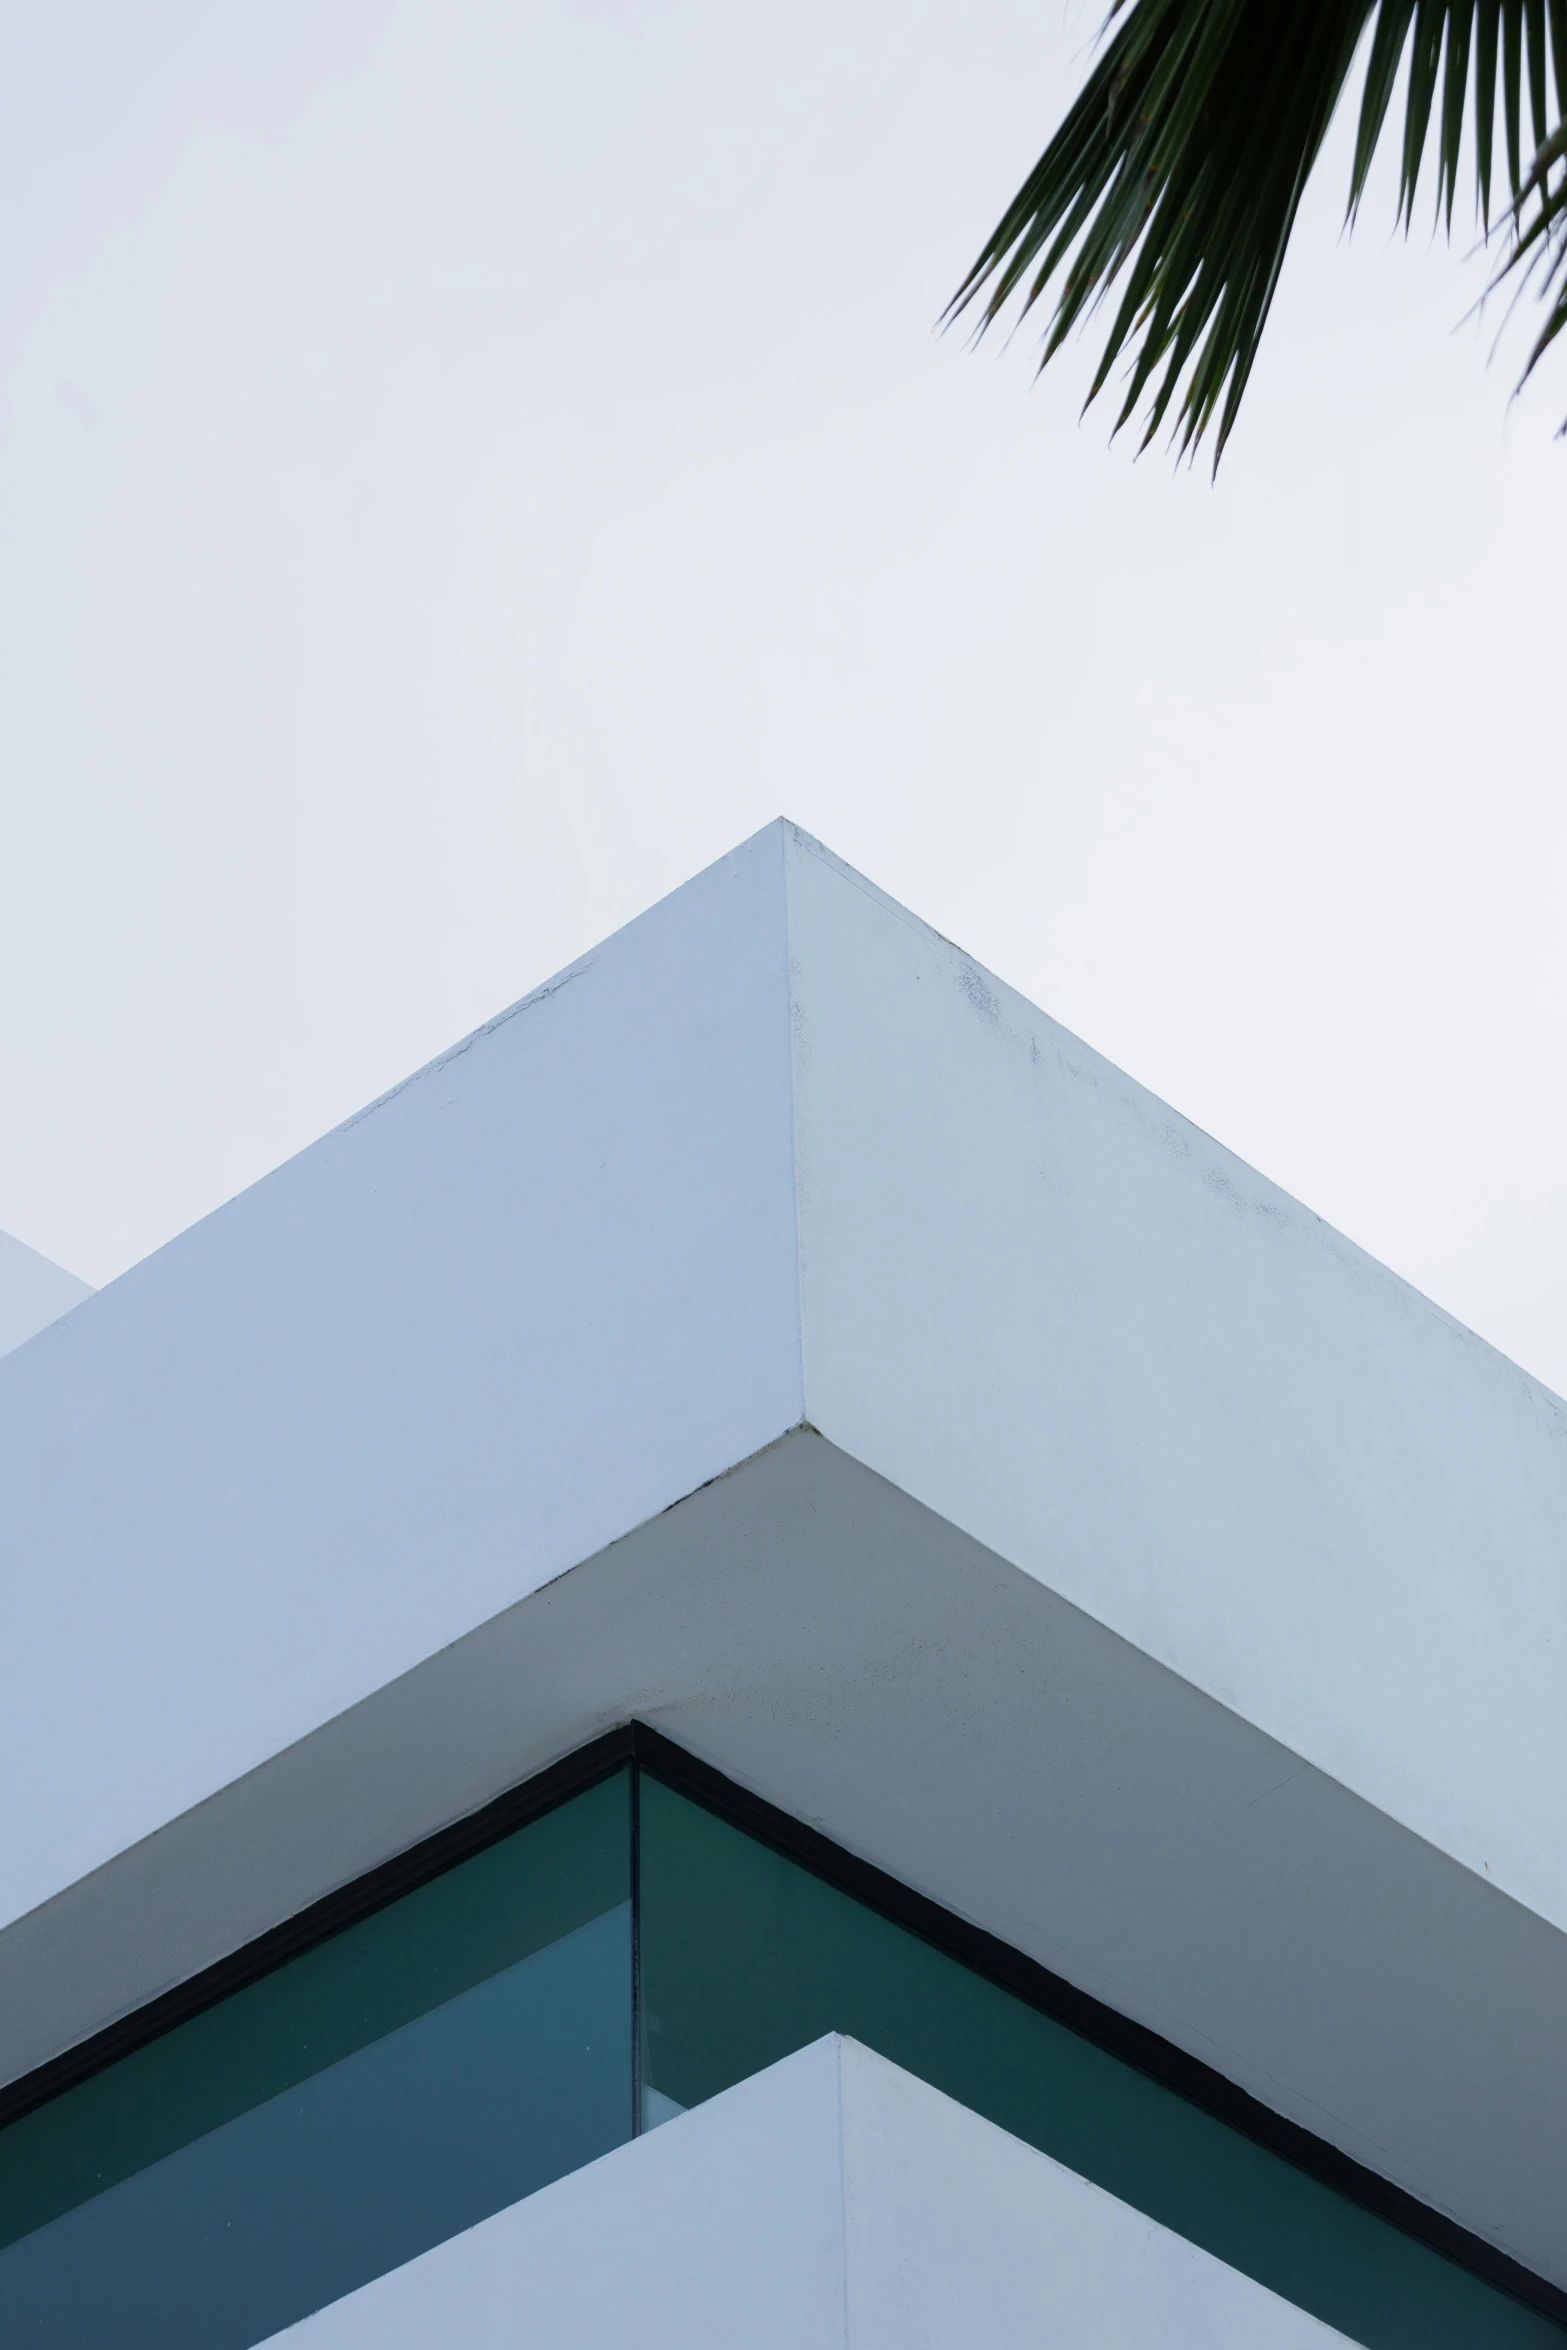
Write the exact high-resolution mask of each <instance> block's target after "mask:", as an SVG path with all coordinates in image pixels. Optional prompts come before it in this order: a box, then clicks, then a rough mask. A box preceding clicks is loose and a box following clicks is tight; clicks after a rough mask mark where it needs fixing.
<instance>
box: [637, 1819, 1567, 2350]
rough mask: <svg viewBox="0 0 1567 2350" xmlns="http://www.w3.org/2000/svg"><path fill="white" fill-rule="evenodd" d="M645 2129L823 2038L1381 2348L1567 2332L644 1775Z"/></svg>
mask: <svg viewBox="0 0 1567 2350" xmlns="http://www.w3.org/2000/svg"><path fill="white" fill-rule="evenodd" d="M640 1806H641V1835H640V1848H641V1970H642V2025H643V2051H642V2065H643V2074H644V2119H645V2122H646V2123H647V2124H648V2125H651V2124H653V2123H655V2122H657V2121H659V2120H661V2119H665V2118H667V2117H668V2116H669V2115H671V2114H673V2113H677V2112H680V2111H682V2110H683V2109H684V2108H686V2107H687V2106H691V2105H695V2104H698V2103H699V2102H700V2101H701V2100H702V2099H703V2098H705V2097H711V2096H713V2095H715V2094H716V2092H717V2091H718V2090H720V2089H725V2088H728V2087H730V2086H731V2085H732V2084H733V2083H734V2082H736V2081H740V2080H743V2079H745V2078H746V2076H747V2075H748V2074H750V2073H754V2072H757V2071H759V2070H760V2069H761V2067H762V2066H763V2065H767V2064H772V2063H774V2062H775V2061H776V2060H777V2059H778V2058H779V2057H781V2056H786V2055H788V2054H789V2053H790V2052H791V2051H792V2050H794V2049H797V2048H803V2047H805V2046H807V2045H808V2044H809V2043H810V2042H811V2041H812V2040H816V2039H819V2038H820V2037H821V2035H822V2034H823V2033H824V2032H829V2031H840V2032H846V2033H849V2034H852V2036H853V2037H854V2038H856V2039H858V2040H863V2041H864V2042H865V2043H866V2044H867V2045H868V2046H869V2047H871V2048H874V2049H877V2050H878V2051H879V2052H880V2053H881V2054H882V2055H883V2056H887V2057H890V2058H891V2059H892V2060H893V2062H894V2063H896V2064H900V2065H903V2066H904V2067H905V2068H906V2069H907V2070H908V2071H910V2072H913V2073H917V2074H919V2075H920V2076H921V2078H923V2079H924V2080H927V2081H930V2082H931V2083H932V2084H933V2085H934V2086H935V2087H936V2088H938V2089H943V2090H945V2091H946V2092H947V2094H948V2095H949V2096H952V2097H955V2098H957V2099H958V2100H959V2101H960V2102H961V2103H962V2104H964V2105H967V2106H970V2107H972V2108H973V2109H974V2110H975V2111H976V2112H979V2113H982V2114H985V2115H986V2116H988V2118H989V2119H990V2120H992V2121H995V2122H998V2123H999V2124H1000V2125H1001V2127H1002V2128H1003V2129H1006V2130H1010V2131H1011V2132H1012V2133H1013V2134H1014V2135H1015V2136H1017V2137H1020V2138H1024V2139H1027V2140H1028V2141H1029V2143H1030V2144H1032V2145H1035V2146H1039V2147H1042V2148H1043V2149H1044V2151H1045V2152H1046V2153H1048V2154H1052V2155H1054V2156H1055V2157H1056V2158H1057V2160H1059V2161H1061V2162H1063V2163H1066V2164H1068V2165H1069V2166H1070V2167H1071V2168H1072V2169H1073V2170H1075V2171H1079V2172H1081V2173H1082V2174H1083V2175H1084V2176H1085V2177H1087V2178H1090V2179H1093V2180H1095V2181H1097V2182H1098V2184H1099V2185H1101V2186H1104V2187H1107V2188H1108V2189H1109V2190H1110V2191H1111V2193H1113V2194H1115V2195H1118V2196H1120V2197H1121V2198H1122V2200H1123V2201H1125V2202H1127V2203H1130V2204H1133V2205H1134V2206H1135V2207H1136V2208H1137V2209H1138V2210H1140V2211H1144V2212H1147V2213H1148V2214H1149V2215H1150V2216H1151V2217H1153V2218H1155V2219H1158V2220H1161V2221H1162V2222H1163V2223H1164V2224H1165V2225H1166V2226H1167V2227H1170V2228H1174V2229H1175V2230H1177V2231H1178V2232H1179V2233H1180V2234H1181V2235H1183V2236H1186V2237H1188V2238H1189V2239H1190V2240H1191V2241H1193V2242H1195V2243H1198V2244H1201V2245H1203V2246H1205V2247H1206V2248H1207V2249H1208V2250H1209V2251H1211V2252H1215V2253H1217V2254H1218V2256H1219V2258H1220V2259H1222V2260H1225V2261H1228V2262H1229V2263H1230V2265H1231V2266H1232V2267H1234V2268H1238V2269H1241V2270H1243V2271H1244V2272H1245V2273H1246V2274H1248V2275H1250V2276H1253V2277H1256V2278H1258V2279H1259V2280H1260V2281H1261V2282H1262V2283H1263V2284H1266V2285H1269V2286H1271V2287H1272V2288H1273V2290H1274V2291H1275V2292H1278V2293H1282V2294H1283V2295H1285V2296H1286V2297H1287V2298H1288V2299H1289V2300H1291V2301H1294V2302H1295V2303H1297V2304H1298V2305H1299V2306H1300V2307H1302V2308H1305V2309H1308V2310H1311V2311H1312V2312H1313V2313H1314V2314H1315V2315H1317V2316H1319V2317H1321V2318H1323V2319H1325V2320H1326V2321H1327V2322H1328V2323H1329V2324H1331V2325H1334V2326H1337V2327H1338V2328H1339V2329H1340V2330H1341V2331H1342V2332H1344V2333H1346V2334H1348V2335H1349V2336H1350V2338H1351V2339H1352V2340H1354V2341H1357V2342H1362V2343H1365V2344H1367V2345H1369V2346H1370V2350H1563V2343H1564V2340H1567V2337H1564V2335H1563V2333H1562V2331H1561V2329H1560V2328H1558V2327H1556V2326H1554V2325H1552V2324H1551V2322H1550V2321H1549V2320H1548V2319H1546V2318H1543V2317H1540V2316H1538V2315H1536V2314H1535V2313H1534V2312H1533V2311H1530V2310H1527V2309H1525V2308H1523V2307H1522V2305H1521V2304H1519V2303H1517V2302H1515V2301H1513V2300H1512V2299H1511V2298H1510V2297H1509V2296H1507V2295H1504V2294H1502V2293H1499V2292H1497V2291H1496V2290H1494V2289H1493V2288H1492V2287H1490V2286H1488V2285H1486V2284H1484V2283H1482V2281H1481V2280H1480V2279H1479V2278H1478V2277H1475V2276H1473V2275H1472V2274H1471V2273H1470V2272H1469V2271H1468V2270H1465V2269H1461V2268H1458V2267H1456V2266H1454V2265H1453V2263H1451V2262H1450V2261H1447V2260H1444V2259H1443V2258H1442V2257H1441V2256H1440V2255H1439V2254H1437V2253H1434V2252H1431V2251H1429V2250H1427V2249H1426V2248H1425V2247H1424V2246H1423V2245H1420V2244H1417V2243H1416V2242H1415V2241H1414V2239H1413V2238H1412V2237H1409V2236H1406V2235H1405V2234H1404V2233H1403V2232H1402V2230H1400V2229H1397V2228H1394V2227H1390V2226H1389V2225H1387V2223H1386V2222H1384V2221H1382V2220H1379V2219H1377V2218H1376V2217H1375V2216H1374V2215H1373V2214H1372V2213H1370V2212H1368V2211H1366V2210H1365V2209H1363V2208H1362V2207H1361V2206H1360V2205H1359V2204H1356V2203H1352V2202H1350V2201H1348V2200H1347V2199H1346V2198H1344V2197H1342V2196H1340V2195H1337V2194H1335V2193H1334V2192H1333V2190H1332V2189H1331V2188H1328V2187H1325V2186H1322V2185H1320V2184H1319V2183H1318V2182H1317V2181H1316V2180H1314V2179H1312V2178H1309V2177H1307V2176H1306V2174H1305V2173H1304V2172H1302V2171H1298V2170H1296V2169H1295V2168H1294V2167H1293V2165H1291V2164H1289V2163H1287V2162H1285V2161H1284V2160H1283V2159H1282V2158H1281V2157H1280V2156H1278V2155H1275V2154H1270V2153H1269V2152H1268V2151H1267V2150H1266V2149H1265V2148H1263V2147H1261V2146H1258V2145H1256V2144H1254V2143H1253V2141H1252V2140H1251V2139H1249V2138H1245V2137H1243V2136H1241V2135H1240V2133H1239V2132H1237V2131H1234V2130H1232V2129H1230V2128H1229V2127H1228V2126H1227V2125H1226V2124H1224V2123H1222V2122H1219V2121H1217V2120H1215V2119H1214V2117H1213V2116H1212V2115H1210V2114H1207V2113H1204V2112H1203V2111H1202V2110H1201V2109H1200V2108H1199V2107H1197V2106H1194V2105H1190V2104H1188V2103H1187V2102H1186V2100H1185V2099H1184V2098H1181V2097H1179V2096H1177V2095H1176V2094H1175V2093H1174V2092H1173V2091H1172V2090H1169V2089H1166V2088H1163V2087H1162V2086H1161V2085H1160V2084H1159V2083H1158V2082H1156V2081H1153V2080H1151V2079H1149V2078H1148V2076H1147V2075H1146V2074H1143V2073H1140V2072H1138V2071H1136V2070H1135V2069H1134V2068H1133V2067H1132V2066H1130V2065H1128V2064H1126V2063H1124V2062H1122V2061H1121V2059H1119V2058H1117V2057H1114V2056H1111V2055H1109V2054H1108V2053H1107V2052H1106V2051H1105V2050H1103V2049H1101V2048H1098V2047H1096V2046H1095V2045H1094V2044H1093V2043H1092V2042H1091V2041H1087V2040H1084V2039H1082V2038H1080V2037H1079V2036H1078V2035H1077V2034H1076V2033H1074V2032H1072V2031H1070V2030H1069V2029H1068V2028H1067V2027H1066V2026H1065V2025H1062V2024H1059V2023H1056V2022H1055V2021H1054V2020H1053V2019H1052V2018H1050V2017H1049V2016H1045V2015H1042V2014H1040V2013H1039V2011H1038V2010H1037V2009H1035V2008H1033V2007H1030V2006H1029V2005H1027V2004H1026V2002H1024V2001H1023V2000H1020V1999H1018V1998H1015V1997H1014V1996H1013V1995H1012V1994H1011V1993H1010V1992H1007V1991H1003V1990H1002V1989H1000V1988H999V1987H998V1986H997V1985H996V1984H994V1983H991V1982H989V1981H988V1980H986V1979H985V1978H984V1977H982V1976H980V1975H976V1974H974V1973H973V1972H971V1970H970V1969H968V1968H967V1967H965V1966H963V1965H961V1964H960V1963H959V1962H958V1961H957V1960H956V1959H954V1958H950V1957H948V1956H947V1954H946V1953H945V1952H943V1951H939V1950H936V1949H934V1948H933V1947H932V1946H931V1945H930V1944H929V1943H927V1942H924V1941H922V1940H921V1939H920V1938H919V1937H918V1936H917V1935H915V1934H912V1933H910V1932H908V1931H907V1930H906V1929H905V1928H904V1927H902V1926H898V1925H894V1924H893V1923H892V1922H891V1921H890V1920H888V1919H886V1918H884V1917H881V1916H880V1915H878V1914H877V1913H876V1912H875V1911H873V1910H869V1909H866V1908H865V1907H863V1906H862V1905H861V1904H860V1903H859V1902H857V1901H855V1900H853V1899H852V1898H851V1897H850V1896H849V1895H848V1894H846V1893H842V1892H840V1891H838V1890H837V1888H836V1887H834V1886H831V1885H828V1884H826V1883H824V1882H823V1881H822V1880H821V1879H820V1878H818V1877H816V1876H813V1875H812V1874H811V1873H810V1872H809V1871H808V1870H806V1869H803V1868H801V1867H799V1866H798V1865H797V1864H796V1863H795V1862H793V1861H790V1860H787V1859H785V1858H784V1857H783V1856H782V1855H781V1854H779V1853H777V1852H774V1851H773V1850H772V1849H771V1848H770V1847H769V1846H766V1845H763V1844H760V1843H758V1842H757V1841H756V1840H755V1839H754V1838H752V1837H750V1836H747V1835H745V1834H743V1833H742V1832H741V1831H740V1830H739V1829H737V1828H735V1827H732V1826H730V1825H729V1823H728V1822H726V1821H724V1820H720V1819H718V1818H716V1817H715V1816H714V1815H713V1814H712V1813H710V1812H708V1811H705V1810H704V1809H702V1808H701V1807H700V1806H699V1805H697V1804H695V1803H692V1802H689V1801H688V1800H687V1799H686V1798H685V1797H683V1796H680V1795H677V1794H675V1793H674V1792H673V1791H672V1790H671V1789H669V1788H667V1787H665V1786H663V1785H661V1784H660V1783H659V1782H658V1781H657V1780H655V1779H653V1778H651V1777H650V1776H648V1775H647V1774H646V1773H644V1774H643V1777H642V1782H641V1793H640Z"/></svg>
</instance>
